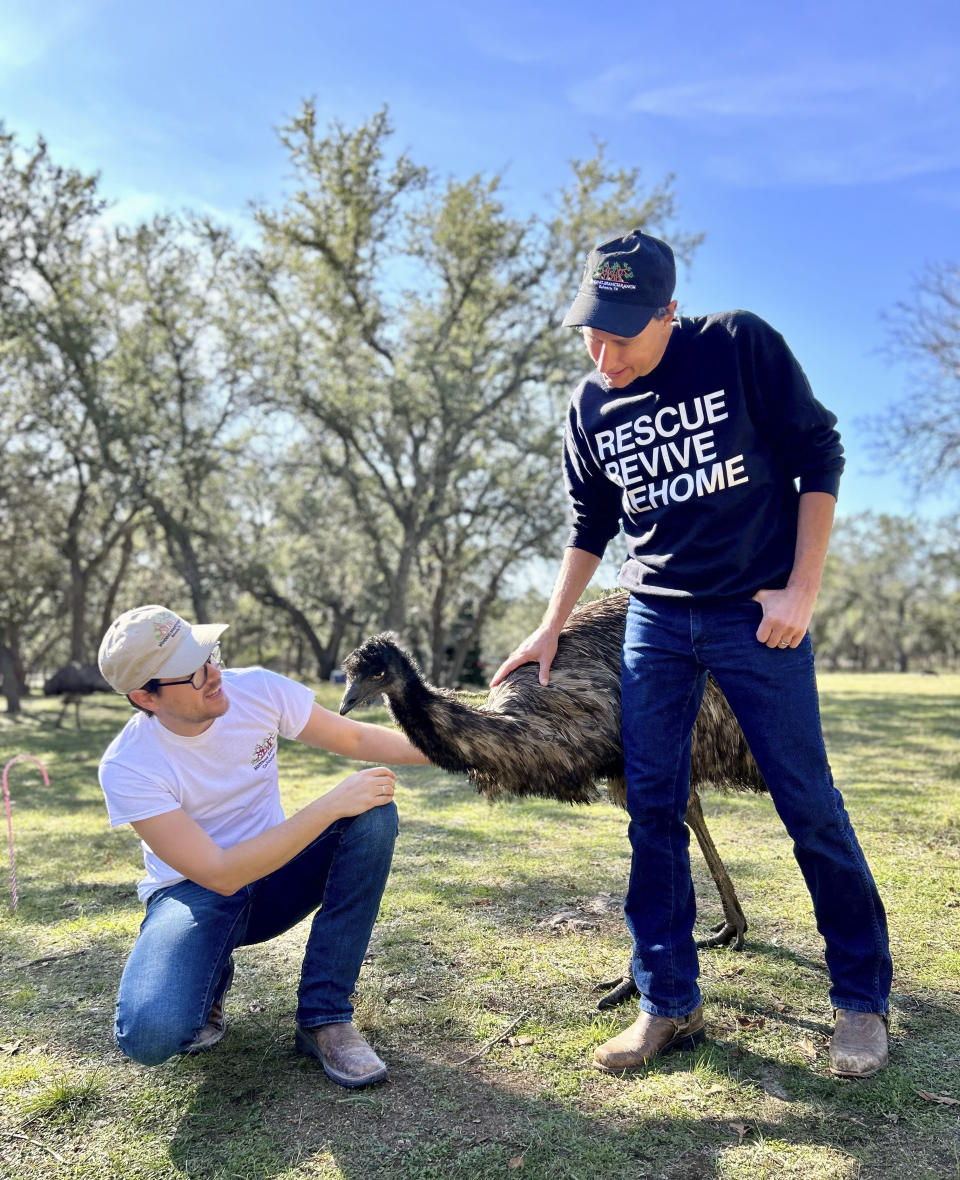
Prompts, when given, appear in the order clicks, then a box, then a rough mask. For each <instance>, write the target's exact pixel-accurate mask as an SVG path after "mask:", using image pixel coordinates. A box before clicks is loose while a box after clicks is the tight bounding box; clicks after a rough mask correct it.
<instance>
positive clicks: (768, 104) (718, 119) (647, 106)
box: [571, 47, 960, 185]
mask: <svg viewBox="0 0 960 1180" xmlns="http://www.w3.org/2000/svg"><path fill="white" fill-rule="evenodd" d="M725 65H726V67H727V69H726V71H725V72H724V73H723V74H722V76H721V75H717V74H713V75H712V76H709V77H700V78H696V79H694V80H684V81H680V82H675V81H671V82H669V83H666V84H664V85H658V84H656V79H655V78H648V79H647V82H648V84H647V85H645V86H642V87H640V88H638V87H637V84H636V76H635V73H633V72H631V71H628V70H626V69H624V68H622V67H618V68H616V69H612V70H608V71H606V72H605V73H604V74H602V75H600V76H598V77H596V78H594V79H591V80H590V81H589V82H584V83H581V84H579V85H578V86H577V88H576V89H575V90H574V91H573V92H572V94H571V100H572V102H573V103H574V105H575V106H576V107H577V108H578V109H580V110H581V111H583V112H585V113H589V114H592V115H595V116H596V115H602V116H603V117H605V118H609V119H615V118H617V117H618V116H619V117H620V118H621V119H627V120H629V119H631V118H636V117H640V118H654V119H658V120H660V121H661V125H662V126H663V127H665V128H667V129H669V127H670V126H671V125H679V124H683V126H684V128H685V130H686V132H687V133H688V134H689V135H691V136H693V137H695V138H696V139H698V140H699V141H700V142H701V143H702V144H703V148H704V150H703V152H702V154H701V155H700V157H699V159H700V166H701V168H702V169H703V170H704V171H705V172H706V173H707V174H708V175H710V176H712V177H714V178H716V179H722V180H725V181H727V182H729V183H733V184H765V183H775V184H776V183H791V184H795V183H801V184H809V183H816V184H825V185H847V184H856V183H874V182H878V181H881V182H882V181H894V180H900V179H905V178H910V177H918V176H931V175H934V174H936V173H938V172H942V171H944V170H947V169H951V168H956V167H958V166H960V81H958V79H960V54H958V53H957V51H956V49H954V48H953V47H943V48H941V47H938V48H933V49H927V50H926V51H925V52H922V53H920V52H917V53H915V54H913V55H905V56H904V59H903V60H900V59H899V58H897V57H896V55H895V54H893V53H892V52H888V54H887V55H885V56H884V57H882V58H876V59H872V60H867V59H862V60H854V59H851V60H846V61H840V60H820V61H816V60H804V61H803V62H802V63H799V64H795V65H793V64H786V63H784V64H783V67H782V68H779V69H778V68H776V63H770V62H767V63H766V65H765V67H764V68H763V69H760V70H752V71H751V70H750V69H748V68H746V67H744V68H742V69H738V68H736V66H735V64H734V63H733V62H731V61H727V62H726V63H725ZM659 69H661V70H664V71H671V73H670V76H671V77H677V76H678V73H677V71H675V70H672V65H671V63H669V62H664V63H661V65H660V66H659Z"/></svg>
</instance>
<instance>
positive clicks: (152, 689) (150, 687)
mask: <svg viewBox="0 0 960 1180" xmlns="http://www.w3.org/2000/svg"><path fill="white" fill-rule="evenodd" d="M160 688H161V685H160V681H159V680H157V678H156V677H155V676H154V677H153V679H152V680H148V681H147V683H146V684H142V685H141V686H140V691H141V692H149V693H153V694H154V695H156V694H157V693H158V692H159V691H160ZM127 700H128V701H130V704H131V705H133V707H134V708H135V709H137V710H139V712H141V713H146V715H147V716H148V717H152V716H153V710H152V709H145V708H144V707H143V705H138V704H137V702H136V701H135V700H133V699H132V698H131V696H130V694H129V693H127Z"/></svg>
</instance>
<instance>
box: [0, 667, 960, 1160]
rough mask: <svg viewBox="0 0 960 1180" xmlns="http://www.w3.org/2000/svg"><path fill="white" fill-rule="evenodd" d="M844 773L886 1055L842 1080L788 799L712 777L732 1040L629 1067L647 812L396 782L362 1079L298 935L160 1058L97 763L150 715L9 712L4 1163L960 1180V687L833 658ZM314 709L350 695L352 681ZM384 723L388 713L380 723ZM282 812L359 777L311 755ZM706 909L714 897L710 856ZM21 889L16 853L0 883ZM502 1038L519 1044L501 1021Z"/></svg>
mask: <svg viewBox="0 0 960 1180" xmlns="http://www.w3.org/2000/svg"><path fill="white" fill-rule="evenodd" d="M821 687H822V693H823V711H824V724H825V728H826V731H827V740H828V746H829V749H830V753H831V760H832V763H833V767H834V772H835V775H836V778H837V782H838V785H840V787H841V789H842V790H843V792H844V795H845V797H846V800H847V805H848V808H849V810H850V812H851V815H852V817H853V820H854V823H855V825H856V827H857V830H858V834H859V836H860V839H861V842H862V844H863V845H864V847H865V850H866V852H867V856H868V859H869V860H870V863H871V867H872V869H873V871H874V875H875V877H876V878H877V881H878V884H879V886H880V890H881V894H882V895H883V897H884V899H885V902H886V905H887V910H888V915H889V920H890V927H891V936H892V944H893V953H894V962H895V977H894V985H893V986H894V995H893V1001H892V1016H891V1064H890V1067H889V1069H888V1070H886V1071H885V1072H884V1073H882V1074H880V1075H878V1076H877V1077H876V1078H874V1079H871V1080H868V1081H862V1082H853V1081H837V1080H835V1079H833V1078H831V1077H830V1075H829V1073H828V1070H827V1056H826V1046H827V1042H828V1038H829V1031H830V1024H831V1019H830V1017H831V1014H830V1011H829V1007H828V1004H827V1001H826V991H827V979H826V975H825V971H824V966H823V961H822V953H821V944H820V941H819V937H818V935H817V932H816V929H815V927H814V924H813V919H812V916H811V913H810V906H809V900H808V897H807V894H806V892H805V889H804V887H803V884H802V881H801V879H800V876H799V872H798V870H797V868H796V866H795V864H794V861H793V859H792V855H791V849H790V843H789V840H788V839H787V837H786V835H785V833H784V832H783V829H782V827H781V826H780V824H779V822H778V821H777V819H776V816H775V814H774V812H773V809H772V806H771V805H770V802H769V800H768V799H766V798H759V799H758V798H754V797H751V798H746V797H738V796H718V795H713V794H710V795H706V796H705V798H704V809H705V812H706V815H707V819H708V822H709V824H710V829H711V832H712V833H713V836H714V838H715V840H716V843H717V845H718V847H719V849H720V852H721V855H722V856H723V857H724V859H725V861H726V864H727V867H728V869H729V870H730V873H731V876H732V877H733V880H734V882H735V884H736V886H737V888H738V891H739V895H740V899H741V902H742V904H743V907H744V910H745V911H746V913H747V916H748V918H749V920H750V930H749V932H748V934H747V949H746V950H745V951H744V952H743V953H742V954H736V953H734V952H732V951H730V950H727V949H718V950H710V951H705V952H703V954H702V975H703V978H702V985H703V990H704V993H705V997H706V1014H707V1025H708V1032H709V1037H710V1039H709V1042H708V1044H707V1045H706V1046H705V1047H704V1048H703V1049H702V1050H700V1051H698V1052H697V1053H695V1054H690V1055H684V1056H682V1057H674V1058H668V1059H666V1060H664V1061H663V1062H662V1063H658V1064H655V1065H654V1066H653V1067H651V1068H650V1069H649V1070H648V1071H646V1072H645V1073H642V1074H639V1075H633V1076H631V1077H629V1078H627V1079H626V1080H624V1079H621V1078H617V1077H610V1076H607V1075H604V1074H600V1073H598V1072H596V1071H595V1070H593V1069H592V1068H590V1065H589V1062H590V1057H591V1054H592V1050H593V1047H594V1046H595V1045H596V1044H598V1043H599V1042H600V1041H602V1040H604V1039H605V1038H606V1037H607V1036H609V1035H611V1034H612V1033H613V1032H615V1031H617V1030H619V1029H620V1028H622V1027H624V1026H625V1025H627V1024H628V1023H630V1021H631V1020H632V1019H633V1018H634V1015H635V1013H634V1011H633V1010H632V1009H631V1007H630V1006H629V1005H628V1006H627V1007H625V1008H623V1009H621V1010H620V1011H618V1012H616V1013H614V1014H613V1015H601V1014H600V1013H599V1012H597V1011H596V1010H595V1002H596V993H595V991H594V988H595V986H596V985H597V984H598V983H600V982H601V981H603V980H607V979H610V978H612V977H614V976H618V975H619V974H620V973H621V971H622V969H623V967H624V965H625V962H626V959H627V954H628V944H627V939H626V934H625V929H624V926H623V920H622V916H621V914H620V911H619V904H620V897H621V895H622V892H623V889H624V885H625V881H626V876H627V870H628V862H629V858H628V848H627V841H626V832H625V817H624V815H623V813H622V812H618V811H617V810H615V809H614V808H613V807H612V806H610V805H609V804H607V803H601V804H596V805H594V806H591V807H588V808H577V809H574V808H564V807H562V806H560V805H557V804H551V803H549V802H545V801H539V800H534V801H525V802H519V801H512V802H507V803H503V804H498V805H496V806H490V805H488V804H486V803H485V802H483V801H482V800H480V799H478V798H477V797H476V796H475V795H473V793H472V791H471V790H470V788H469V787H468V785H467V784H466V782H465V780H462V779H458V778H455V777H451V776H449V775H446V774H443V773H441V772H440V771H437V770H434V769H432V768H430V769H420V768H413V769H405V770H403V771H402V773H401V775H400V780H399V788H398V791H397V802H398V805H399V808H400V814H401V837H400V841H399V843H398V845H397V852H396V856H395V860H394V868H393V873H392V876H391V879H390V883H389V885H388V887H387V894H386V897H385V899H384V904H383V907H382V910H381V917H380V921H379V923H378V926H377V929H376V932H375V934H374V940H373V943H372V944H371V948H370V956H369V961H368V962H367V964H366V965H365V967H364V970H363V973H362V975H361V979H360V986H359V989H358V997H357V1019H358V1024H359V1026H360V1027H361V1029H363V1031H364V1032H365V1033H366V1034H367V1035H368V1036H369V1038H370V1039H371V1041H372V1042H373V1043H374V1045H375V1046H376V1048H377V1049H378V1050H379V1051H380V1053H381V1055H382V1056H383V1057H384V1058H385V1059H386V1060H387V1062H388V1063H389V1066H390V1078H389V1080H388V1081H387V1082H386V1083H385V1084H383V1085H381V1086H379V1087H375V1088H373V1089H371V1090H368V1091H360V1092H357V1093H353V1094H351V1093H349V1092H347V1091H345V1090H342V1089H340V1088H339V1087H336V1086H334V1085H333V1084H332V1083H330V1082H328V1081H327V1080H326V1079H325V1078H324V1077H323V1075H322V1073H320V1072H319V1071H318V1070H317V1068H315V1066H314V1065H313V1064H311V1063H310V1062H308V1061H307V1060H305V1059H303V1058H300V1057H298V1056H297V1055H296V1054H295V1052H294V1046H293V1019H294V1011H295V1005H296V1000H295V990H296V981H297V971H298V967H299V960H300V955H301V949H302V945H303V940H304V937H305V928H302V927H301V928H298V929H296V930H294V931H291V932H290V933H289V934H287V935H286V936H284V937H283V938H282V939H279V940H277V941H275V942H273V943H271V944H268V945H266V946H262V947H251V948H244V949H242V950H241V951H240V952H238V955H237V959H238V970H237V978H236V981H235V984H234V987H233V990H232V991H231V993H230V997H229V1002H228V1009H227V1015H228V1021H229V1029H228V1033H227V1036H226V1038H225V1039H224V1041H223V1042H222V1043H221V1045H220V1046H219V1047H218V1048H216V1049H215V1050H214V1051H212V1052H211V1053H208V1054H205V1055H202V1056H198V1057H194V1058H179V1059H177V1060H175V1061H172V1062H170V1063H168V1064H166V1065H163V1066H160V1067H157V1068H154V1069H147V1068H144V1067H140V1066H137V1065H133V1064H131V1063H129V1062H127V1061H125V1060H124V1059H123V1058H122V1057H121V1056H120V1054H119V1052H118V1051H117V1050H116V1049H115V1048H114V1046H113V1045H112V1042H111V1036H110V1025H111V1018H112V1007H113V998H114V993H115V989H116V985H117V981H118V979H119V975H120V971H121V969H122V965H123V961H124V958H125V955H126V953H127V951H128V949H129V947H130V945H131V944H132V942H133V939H134V936H135V934H136V930H137V925H138V922H139V919H140V910H139V907H138V904H137V901H136V895H135V892H134V889H133V885H134V883H135V881H136V880H137V878H138V876H139V847H138V844H137V842H136V839H135V837H134V835H133V832H132V831H131V830H130V829H121V830H118V831H113V832H111V831H110V830H109V829H108V828H107V824H106V815H105V810H104V806H103V802H102V798H101V795H100V790H99V787H98V785H97V780H96V764H97V760H98V757H99V754H100V752H101V750H102V749H103V747H104V746H105V745H106V744H107V742H108V740H109V739H110V737H111V736H112V735H113V733H114V732H115V731H116V730H117V729H118V728H119V726H120V725H121V724H122V722H123V721H124V720H125V717H126V715H127V708H126V705H125V703H123V702H121V701H118V700H110V699H107V698H105V697H98V698H96V699H95V700H93V701H90V702H89V703H86V704H85V705H84V706H83V708H82V722H83V728H82V729H81V730H79V731H77V730H76V729H75V728H74V724H73V718H72V717H71V718H70V719H69V720H68V721H67V723H66V724H65V725H64V727H63V728H59V729H58V728H56V727H55V724H54V723H55V721H56V717H57V713H58V711H59V706H58V704H56V703H53V702H45V701H28V702H27V704H26V713H25V715H24V716H23V717H22V718H21V719H20V720H18V721H12V720H10V719H9V718H5V717H4V718H0V759H2V762H3V763H4V764H5V763H6V762H7V761H8V760H9V759H10V758H11V757H13V756H14V755H15V754H19V753H29V754H33V755H35V756H36V757H38V758H40V759H41V760H42V761H43V762H44V764H45V765H46V767H47V770H48V772H49V774H50V785H49V787H46V786H44V785H43V783H42V780H41V776H40V774H39V772H38V771H37V770H36V768H35V767H34V766H33V765H32V764H30V763H26V762H24V763H20V764H18V765H16V766H14V767H12V768H11V770H10V773H9V784H10V787H11V791H12V795H13V801H14V807H13V830H14V838H15V849H16V858H17V859H16V865H17V881H18V886H19V909H18V911H17V912H16V913H15V914H14V913H13V912H12V910H11V905H10V891H9V882H8V881H7V882H6V884H5V885H4V887H3V890H2V891H0V989H2V990H0V1012H2V1024H0V1093H2V1097H0V1176H3V1177H8V1176H9V1177H13V1178H16V1180H33V1178H39V1177H44V1178H46V1177H51V1176H56V1177H84V1178H90V1180H106V1178H108V1177H113V1178H117V1180H140V1178H144V1180H145V1178H147V1177H149V1178H160V1177H181V1176H185V1177H198V1178H199V1177H211V1178H213V1177H217V1178H220V1177H222V1178H224V1180H226V1178H228V1177H240V1178H242V1180H256V1178H266V1177H271V1178H277V1180H280V1178H293V1177H318V1178H319V1177H322V1178H324V1180H327V1178H330V1180H332V1178H335V1177H344V1178H349V1180H361V1178H364V1180H365V1178H368V1177H389V1178H394V1177H396V1178H399V1180H403V1178H409V1180H415V1178H416V1180H419V1178H437V1180H447V1178H463V1180H466V1178H468V1177H469V1178H471V1180H473V1178H487V1177H505V1176H512V1175H517V1176H521V1177H525V1178H528V1180H533V1178H537V1180H541V1178H542V1180H547V1178H550V1180H568V1178H569V1180H574V1178H576V1180H593V1178H599V1177H603V1178H612V1180H617V1178H619V1177H664V1178H669V1180H699V1178H702V1177H703V1178H705V1177H717V1178H721V1180H754V1178H761V1177H777V1178H778V1180H780V1178H784V1177H802V1178H804V1180H821V1178H822V1180H828V1178H829V1180H841V1178H842V1180H847V1178H851V1180H852V1178H855V1177H860V1178H862V1180H868V1178H870V1180H873V1178H879V1177H883V1178H890V1180H926V1178H937V1180H941V1178H946V1177H952V1178H954V1180H957V1178H960V677H957V676H940V677H936V676H856V677H855V676H840V675H825V676H823V677H822V678H821ZM319 699H321V700H322V702H323V703H325V704H328V705H333V704H334V702H335V700H336V696H335V694H334V692H333V690H331V689H329V688H327V687H324V688H323V689H321V690H320V693H319ZM367 716H368V717H371V718H379V717H382V716H383V715H382V714H379V715H378V714H376V713H369V714H367ZM280 763H281V780H282V785H283V789H284V801H285V804H286V806H287V809H288V811H289V810H294V809H296V808H297V807H298V806H301V805H303V803H305V802H306V801H307V800H308V799H309V798H311V797H313V796H314V795H316V794H319V793H322V792H323V791H324V790H326V789H328V788H329V787H330V786H331V785H333V784H334V783H335V782H336V781H338V779H339V778H341V777H343V775H344V773H345V767H344V764H343V763H342V761H341V760H340V759H337V758H335V757H333V756H331V755H325V754H323V753H321V752H317V751H313V750H307V749H305V748H302V747H299V746H296V745H295V744H286V745H285V746H284V747H283V749H282V750H281V755H280ZM692 858H693V870H694V876H695V880H696V885H697V895H698V903H699V911H700V914H701V916H702V925H703V926H704V927H706V926H707V925H708V924H709V923H710V922H712V921H713V920H715V919H716V917H717V916H718V910H719V907H718V903H717V898H716V894H715V891H714V890H713V886H712V883H711V881H710V878H709V876H708V874H707V871H706V868H705V866H704V865H703V862H702V861H701V860H700V859H699V854H698V853H697V852H696V850H694V851H693V853H692ZM5 879H6V872H4V873H3V874H2V875H0V881H2V880H5ZM502 1034H506V1035H505V1036H504V1035H502Z"/></svg>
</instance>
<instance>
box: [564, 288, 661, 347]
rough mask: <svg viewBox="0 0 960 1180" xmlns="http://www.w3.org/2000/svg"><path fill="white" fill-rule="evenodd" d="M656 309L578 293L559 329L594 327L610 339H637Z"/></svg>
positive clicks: (588, 292)
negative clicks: (626, 337) (610, 334)
mask: <svg viewBox="0 0 960 1180" xmlns="http://www.w3.org/2000/svg"><path fill="white" fill-rule="evenodd" d="M659 310H660V309H659V308H657V307H637V306H636V304H633V303H624V302H623V301H622V300H619V299H618V300H612V299H600V298H599V297H598V296H597V295H595V294H594V293H593V292H592V291H581V292H580V294H579V295H578V296H577V297H576V299H575V300H574V301H573V305H572V306H571V308H570V310H569V311H568V312H567V314H566V315H565V316H564V317H563V326H564V327H565V328H596V329H597V331H599V332H610V333H612V334H613V335H614V336H639V335H640V333H641V332H642V331H643V329H644V328H645V327H646V326H647V324H649V323H650V321H651V320H652V319H653V317H654V316H655V315H656V313H657V312H658V311H659Z"/></svg>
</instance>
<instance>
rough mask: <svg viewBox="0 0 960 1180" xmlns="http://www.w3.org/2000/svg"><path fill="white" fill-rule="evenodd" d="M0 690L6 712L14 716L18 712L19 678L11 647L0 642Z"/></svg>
mask: <svg viewBox="0 0 960 1180" xmlns="http://www.w3.org/2000/svg"><path fill="white" fill-rule="evenodd" d="M0 692H2V693H3V695H4V696H5V697H6V699H7V712H8V713H9V714H10V715H11V716H12V717H15V716H16V715H17V714H18V713H19V712H20V680H19V677H18V676H17V661H16V659H15V657H14V653H13V649H12V648H10V647H7V645H6V644H5V643H0Z"/></svg>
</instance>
